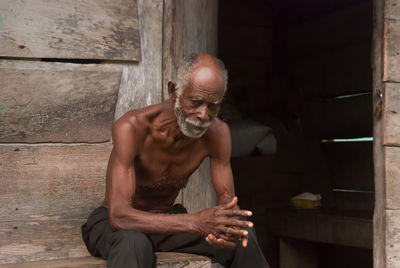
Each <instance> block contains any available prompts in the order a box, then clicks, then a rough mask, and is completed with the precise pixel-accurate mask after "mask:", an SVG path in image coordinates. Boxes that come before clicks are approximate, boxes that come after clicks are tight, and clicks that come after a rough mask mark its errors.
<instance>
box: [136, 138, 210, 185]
mask: <svg viewBox="0 0 400 268" xmlns="http://www.w3.org/2000/svg"><path fill="white" fill-rule="evenodd" d="M157 145H158V144H154V143H149V144H146V145H145V146H144V148H143V150H142V152H141V154H140V155H138V156H137V157H136V158H135V162H134V167H135V174H136V184H137V189H141V190H142V191H146V192H158V193H162V192H169V191H176V190H180V189H181V188H183V187H184V186H185V185H186V183H187V181H188V179H189V177H190V175H191V174H192V173H193V172H194V171H195V170H196V169H197V168H198V167H199V165H200V164H201V162H202V161H203V159H204V158H205V157H206V156H207V152H206V150H205V148H203V147H202V146H201V144H199V143H194V144H191V145H189V146H183V147H173V146H171V147H162V146H157Z"/></svg>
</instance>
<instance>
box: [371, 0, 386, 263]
mask: <svg viewBox="0 0 400 268" xmlns="http://www.w3.org/2000/svg"><path fill="white" fill-rule="evenodd" d="M384 4H385V3H384V1H373V6H374V9H373V41H372V53H371V65H372V73H373V83H372V88H373V102H372V104H373V109H374V111H376V109H377V108H379V107H377V106H378V105H379V101H380V100H379V95H380V93H382V92H383V83H382V73H383V58H382V53H383V42H384V31H383V28H384V26H383V17H384ZM382 129H383V127H382V120H381V117H379V116H378V117H377V116H374V132H373V133H374V149H373V150H374V152H373V154H374V178H375V209H374V220H373V226H374V230H373V237H374V239H373V261H374V267H376V268H378V267H386V252H385V251H386V245H385V243H386V236H385V228H386V221H385V218H386V210H385V205H386V204H385V203H386V202H385V199H386V192H385V168H384V166H385V155H384V150H383V146H382V144H383V135H382Z"/></svg>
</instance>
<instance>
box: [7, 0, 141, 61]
mask: <svg viewBox="0 0 400 268" xmlns="http://www.w3.org/2000/svg"><path fill="white" fill-rule="evenodd" d="M0 11H1V21H2V24H0V27H1V28H0V29H1V34H0V56H5V57H24V58H74V59H78V58H79V59H107V60H125V61H139V60H140V59H141V54H140V33H139V20H138V11H137V2H136V0H106V1H97V0H85V1H46V0H29V1H14V0H4V1H1V3H0Z"/></svg>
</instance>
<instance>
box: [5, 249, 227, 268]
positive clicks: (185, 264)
mask: <svg viewBox="0 0 400 268" xmlns="http://www.w3.org/2000/svg"><path fill="white" fill-rule="evenodd" d="M155 254H156V256H157V267H158V268H219V267H222V266H220V265H219V264H218V263H215V262H213V261H212V260H211V259H209V258H207V257H204V256H199V255H194V254H185V253H175V252H156V253H155ZM106 266H107V263H106V261H105V260H103V259H100V258H95V257H92V256H87V257H74V258H68V259H57V260H47V261H33V262H21V263H12V264H0V267H1V268H105V267H106Z"/></svg>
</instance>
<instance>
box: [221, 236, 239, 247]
mask: <svg viewBox="0 0 400 268" xmlns="http://www.w3.org/2000/svg"><path fill="white" fill-rule="evenodd" d="M216 243H217V244H218V246H219V247H222V248H234V247H235V246H236V243H235V242H232V241H226V240H224V239H222V238H218V239H217V242H216Z"/></svg>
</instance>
